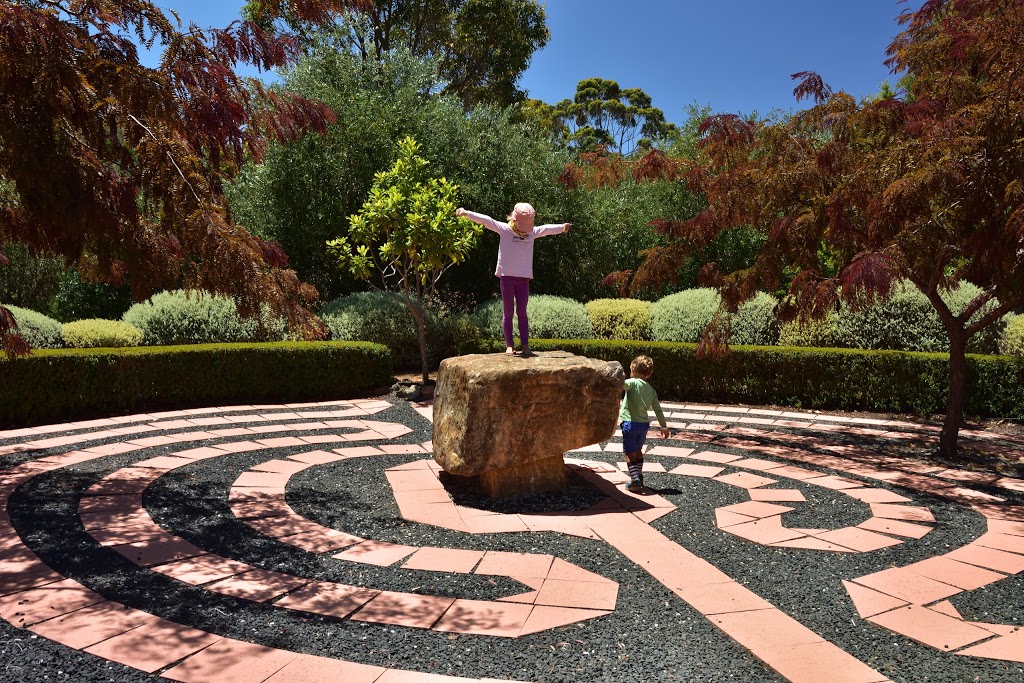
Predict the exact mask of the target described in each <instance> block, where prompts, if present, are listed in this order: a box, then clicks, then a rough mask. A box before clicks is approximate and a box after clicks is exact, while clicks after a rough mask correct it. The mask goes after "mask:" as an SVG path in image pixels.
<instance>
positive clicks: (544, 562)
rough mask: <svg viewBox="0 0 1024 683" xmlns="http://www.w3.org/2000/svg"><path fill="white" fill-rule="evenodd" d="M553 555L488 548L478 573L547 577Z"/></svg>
mask: <svg viewBox="0 0 1024 683" xmlns="http://www.w3.org/2000/svg"><path fill="white" fill-rule="evenodd" d="M554 559H555V558H554V556H553V555H539V554H532V553H529V554H528V553H508V552H499V551H496V550H488V551H487V552H485V553H484V557H483V559H482V560H480V564H479V565H478V566H477V568H476V573H477V574H491V575H495V576H524V577H538V578H545V577H547V575H548V572H550V571H551V563H552V562H553V561H554Z"/></svg>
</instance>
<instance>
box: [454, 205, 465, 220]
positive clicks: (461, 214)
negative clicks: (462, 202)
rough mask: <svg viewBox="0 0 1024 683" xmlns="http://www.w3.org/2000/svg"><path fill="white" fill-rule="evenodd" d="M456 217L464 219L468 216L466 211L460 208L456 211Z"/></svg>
mask: <svg viewBox="0 0 1024 683" xmlns="http://www.w3.org/2000/svg"><path fill="white" fill-rule="evenodd" d="M455 215H456V216H458V217H459V218H462V217H463V216H465V215H466V210H465V209H463V208H462V207H461V206H460V207H459V208H457V209H455Z"/></svg>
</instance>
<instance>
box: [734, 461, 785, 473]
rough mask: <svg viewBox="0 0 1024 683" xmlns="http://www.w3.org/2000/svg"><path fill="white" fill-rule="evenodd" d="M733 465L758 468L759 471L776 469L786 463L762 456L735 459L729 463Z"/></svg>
mask: <svg viewBox="0 0 1024 683" xmlns="http://www.w3.org/2000/svg"><path fill="white" fill-rule="evenodd" d="M729 464H730V465H731V466H733V467H743V468H746V469H748V470H757V471H759V472H769V471H771V470H774V469H778V468H779V467H782V466H783V465H784V463H781V462H774V461H772V460H761V459H760V458H744V459H742V460H733V461H732V462H731V463H729Z"/></svg>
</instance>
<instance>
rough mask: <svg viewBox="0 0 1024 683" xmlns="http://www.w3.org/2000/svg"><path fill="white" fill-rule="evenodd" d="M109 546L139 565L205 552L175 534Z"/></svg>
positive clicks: (150, 564) (160, 562)
mask: <svg viewBox="0 0 1024 683" xmlns="http://www.w3.org/2000/svg"><path fill="white" fill-rule="evenodd" d="M110 548H111V549H112V550H116V551H117V552H119V553H121V554H122V555H124V556H125V557H127V558H128V559H129V560H131V561H132V562H134V563H135V564H137V565H139V566H141V567H149V566H152V565H155V564H164V563H165V562H173V561H175V560H183V559H185V558H186V557H195V556H196V555H202V554H204V553H205V552H206V551H205V550H203V549H202V548H197V547H196V546H194V545H192V544H191V543H189V542H188V541H186V540H185V539H183V538H178V537H177V536H166V537H165V538H152V539H149V540H146V541H137V542H135V543H126V544H122V545H112V546H110Z"/></svg>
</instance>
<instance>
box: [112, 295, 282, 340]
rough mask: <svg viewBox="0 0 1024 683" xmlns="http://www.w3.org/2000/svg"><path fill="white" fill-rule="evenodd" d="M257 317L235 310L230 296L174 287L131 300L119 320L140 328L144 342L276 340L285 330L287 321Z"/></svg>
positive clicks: (265, 315)
mask: <svg viewBox="0 0 1024 683" xmlns="http://www.w3.org/2000/svg"><path fill="white" fill-rule="evenodd" d="M263 319H264V326H263V332H262V333H261V331H260V324H259V321H257V320H255V319H252V318H249V319H244V318H242V317H241V316H240V315H239V314H238V307H237V306H236V305H235V301H234V299H232V298H230V297H227V296H223V295H220V294H210V293H208V292H203V291H198V290H195V291H189V292H186V291H184V290H180V289H178V290H174V291H171V292H160V293H159V294H154V295H153V296H152V297H150V298H149V299H148V300H146V301H143V302H142V303H138V304H135V305H134V306H132V307H131V308H129V309H128V311H127V312H126V313H125V314H124V316H122V318H121V320H122V321H123V322H125V323H128V324H129V325H133V326H135V327H137V328H139V329H140V330H142V343H143V344H145V345H147V346H173V345H177V344H215V343H235V342H253V341H280V340H282V339H284V338H285V336H286V334H287V323H286V322H285V321H284V320H281V319H277V318H274V317H272V316H271V315H270V314H269V312H268V313H265V314H264V316H263Z"/></svg>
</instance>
